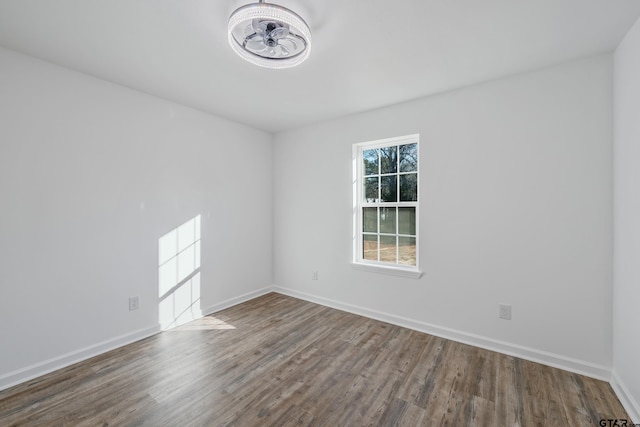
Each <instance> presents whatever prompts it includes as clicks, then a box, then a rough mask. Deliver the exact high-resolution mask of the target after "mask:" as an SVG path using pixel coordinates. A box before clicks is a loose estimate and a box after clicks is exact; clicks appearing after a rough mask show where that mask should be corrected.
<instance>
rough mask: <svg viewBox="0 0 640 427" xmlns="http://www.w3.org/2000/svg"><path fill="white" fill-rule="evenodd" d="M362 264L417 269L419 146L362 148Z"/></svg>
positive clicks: (402, 145) (408, 144) (414, 144)
mask: <svg viewBox="0 0 640 427" xmlns="http://www.w3.org/2000/svg"><path fill="white" fill-rule="evenodd" d="M359 157H360V161H361V185H362V187H361V188H362V191H361V200H360V209H361V215H360V222H361V233H362V239H361V243H362V245H361V250H362V260H365V261H376V262H384V263H392V264H399V265H409V266H416V264H417V202H418V144H417V142H411V143H406V144H392V145H388V146H382V147H380V146H378V147H374V148H367V147H363V148H362V149H361V151H360V156H359Z"/></svg>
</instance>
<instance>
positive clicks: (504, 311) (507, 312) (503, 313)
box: [499, 304, 511, 320]
mask: <svg viewBox="0 0 640 427" xmlns="http://www.w3.org/2000/svg"><path fill="white" fill-rule="evenodd" d="M499 307H500V318H501V319H505V320H511V305H508V304H500V306H499Z"/></svg>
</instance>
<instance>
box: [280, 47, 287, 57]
mask: <svg viewBox="0 0 640 427" xmlns="http://www.w3.org/2000/svg"><path fill="white" fill-rule="evenodd" d="M280 52H281V53H282V56H289V49H287V48H286V47H284V46H283V45H280Z"/></svg>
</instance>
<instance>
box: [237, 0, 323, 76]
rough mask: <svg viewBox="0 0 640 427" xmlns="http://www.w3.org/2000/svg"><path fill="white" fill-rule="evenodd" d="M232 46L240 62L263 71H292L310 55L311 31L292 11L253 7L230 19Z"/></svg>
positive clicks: (271, 7) (275, 7) (239, 12)
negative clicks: (257, 66)
mask: <svg viewBox="0 0 640 427" xmlns="http://www.w3.org/2000/svg"><path fill="white" fill-rule="evenodd" d="M228 30H229V44H230V45H231V48H232V49H233V50H234V52H236V53H237V54H238V55H239V56H240V57H241V58H243V59H245V60H247V61H249V62H251V63H253V64H255V65H259V66H261V67H267V68H289V67H294V66H296V65H299V64H301V63H302V62H304V61H305V60H306V59H307V58H308V57H309V53H310V51H311V31H310V30H309V26H308V25H307V23H306V22H305V21H304V20H303V19H302V18H301V17H300V16H299V15H297V14H296V13H294V12H292V11H291V10H289V9H287V8H285V7H282V6H278V5H275V4H270V3H252V4H248V5H246V6H242V7H240V8H238V9H236V10H235V12H233V13H232V14H231V17H230V18H229V28H228Z"/></svg>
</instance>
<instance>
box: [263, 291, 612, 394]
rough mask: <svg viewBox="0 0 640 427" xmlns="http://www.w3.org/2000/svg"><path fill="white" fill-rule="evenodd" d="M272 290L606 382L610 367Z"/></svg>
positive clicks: (312, 297) (403, 318)
mask: <svg viewBox="0 0 640 427" xmlns="http://www.w3.org/2000/svg"><path fill="white" fill-rule="evenodd" d="M272 290H273V291H274V292H278V293H281V294H284V295H289V296H292V297H294V298H299V299H303V300H306V301H309V302H313V303H316V304H321V305H324V306H327V307H332V308H336V309H338V310H342V311H347V312H349V313H354V314H358V315H360V316H365V317H369V318H371V319H376V320H380V321H383V322H387V323H391V324H393V325H398V326H402V327H405V328H409V329H413V330H416V331H419V332H424V333H427V334H430V335H435V336H437V337H441V338H446V339H449V340H452V341H457V342H460V343H463V344H469V345H472V346H475V347H480V348H484V349H486V350H491V351H497V352H499V353H503V354H507V355H510V356H515V357H519V358H521V359H526V360H530V361H532V362H537V363H541V364H543V365H547V366H551V367H554V368H559V369H564V370H565V371H569V372H574V373H577V374H581V375H586V376H588V377H591V378H596V379H599V380H603V381H607V382H608V381H609V380H610V378H611V369H610V368H608V367H606V366H601V365H596V364H593V363H590V362H587V361H584V360H579V359H573V358H570V357H565V356H561V355H558V354H554V353H549V352H546V351H542V350H536V349H533V348H529V347H524V346H520V345H517V344H512V343H508V342H504V341H499V340H495V339H492V338H487V337H483V336H480V335H476V334H471V333H468V332H463V331H459V330H455V329H451V328H446V327H442V326H437V325H432V324H429V323H425V322H421V321H418V320H413V319H408V318H405V317H402V316H396V315H394V314H389V313H384V312H380V311H376V310H371V309H368V308H365V307H359V306H356V305H352V304H346V303H342V302H339V301H334V300H331V299H327V298H323V297H318V296H315V295H311V294H307V293H304V292H299V291H296V290H293V289H288V288H282V287H277V286H276V287H273V288H272Z"/></svg>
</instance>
